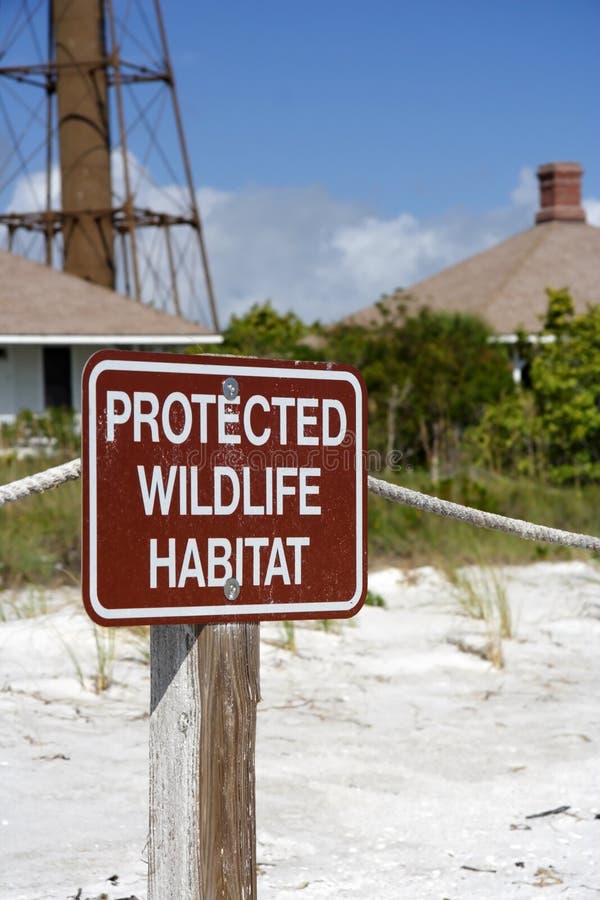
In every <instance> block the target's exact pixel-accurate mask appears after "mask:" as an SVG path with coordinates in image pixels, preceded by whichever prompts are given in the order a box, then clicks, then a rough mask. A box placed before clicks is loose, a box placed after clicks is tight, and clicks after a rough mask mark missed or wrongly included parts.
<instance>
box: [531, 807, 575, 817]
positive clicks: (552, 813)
mask: <svg viewBox="0 0 600 900" xmlns="http://www.w3.org/2000/svg"><path fill="white" fill-rule="evenodd" d="M568 809H571V807H570V806H557V807H556V809H546V810H544V812H539V813H531V815H530V816H525V818H526V819H542V818H543V817H544V816H558V815H559V814H560V813H564V812H566V811H567V810H568Z"/></svg>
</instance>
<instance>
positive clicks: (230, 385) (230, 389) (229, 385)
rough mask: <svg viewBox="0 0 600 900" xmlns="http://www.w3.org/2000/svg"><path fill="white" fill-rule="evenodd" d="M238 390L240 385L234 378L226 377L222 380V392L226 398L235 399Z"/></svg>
mask: <svg viewBox="0 0 600 900" xmlns="http://www.w3.org/2000/svg"><path fill="white" fill-rule="evenodd" d="M239 392H240V386H239V384H238V383H237V380H236V379H235V378H232V377H229V378H226V379H225V381H224V382H223V394H224V395H225V397H227V399H228V400H235V398H236V397H237V395H238V394H239Z"/></svg>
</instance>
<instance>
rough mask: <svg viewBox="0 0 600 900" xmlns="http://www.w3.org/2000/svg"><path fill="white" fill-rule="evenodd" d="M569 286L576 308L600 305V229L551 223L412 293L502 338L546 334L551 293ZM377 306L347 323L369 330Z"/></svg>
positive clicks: (447, 271)
mask: <svg viewBox="0 0 600 900" xmlns="http://www.w3.org/2000/svg"><path fill="white" fill-rule="evenodd" d="M547 287H551V288H563V287H568V288H569V289H570V291H571V294H572V296H573V299H574V301H575V307H576V309H578V310H580V311H583V310H584V309H585V308H586V305H587V304H588V303H593V304H600V228H595V227H594V226H592V225H587V224H585V223H584V222H560V221H552V222H545V223H543V224H540V225H535V226H534V227H533V228H529V229H527V231H522V232H521V233H520V234H516V235H514V237H511V238H509V239H508V240H506V241H503V242H502V243H500V244H497V245H496V246H495V247H491V248H490V249H489V250H484V251H482V252H481V253H478V254H476V255H475V256H471V257H470V258H469V259H466V260H464V261H463V262H460V263H457V264H456V265H454V266H450V267H449V268H447V269H444V270H443V271H441V272H438V273H437V274H436V275H433V276H432V277H430V278H425V279H424V280H423V281H419V282H417V283H416V284H413V285H411V286H410V287H409V288H407V291H406V293H407V294H409V295H411V296H412V297H414V298H415V300H416V303H417V305H418V306H427V307H429V308H430V309H432V310H448V311H450V312H464V313H472V314H476V315H479V316H481V317H483V318H484V319H486V320H487V322H488V323H489V324H490V325H491V326H492V328H493V329H494V331H496V333H498V334H512V333H514V332H515V331H516V330H517V329H518V328H523V329H525V330H526V331H528V332H536V331H539V330H540V322H541V319H542V318H543V315H544V313H545V311H546V307H547V301H548V298H547V296H546V293H545V288H547ZM379 317H380V313H379V312H378V310H377V308H376V307H375V306H370V307H367V308H366V309H363V310H361V311H360V312H358V313H355V314H354V315H352V316H349V317H347V318H346V319H345V320H344V321H346V322H352V323H356V324H359V325H365V326H366V325H369V324H372V323H374V322H377V321H378V320H379Z"/></svg>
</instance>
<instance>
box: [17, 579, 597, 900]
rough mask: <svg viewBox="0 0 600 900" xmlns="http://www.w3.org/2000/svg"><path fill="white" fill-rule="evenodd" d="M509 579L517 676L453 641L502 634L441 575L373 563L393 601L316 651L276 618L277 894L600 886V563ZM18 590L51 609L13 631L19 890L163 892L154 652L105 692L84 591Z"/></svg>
mask: <svg viewBox="0 0 600 900" xmlns="http://www.w3.org/2000/svg"><path fill="white" fill-rule="evenodd" d="M501 578H502V579H503V581H504V583H505V584H506V586H507V589H508V595H509V599H510V604H511V607H512V609H513V614H514V617H515V619H516V637H515V638H514V639H513V640H508V641H504V654H505V660H506V665H505V668H504V669H503V670H501V671H498V670H495V669H493V668H492V667H491V666H490V664H489V663H488V662H486V661H484V660H482V659H480V658H479V657H478V656H476V655H473V654H471V653H466V652H462V651H461V650H460V649H458V647H457V646H455V645H454V644H452V643H449V640H448V639H449V638H450V639H452V640H462V641H466V642H467V643H469V642H470V643H471V644H473V646H475V647H476V646H481V645H482V638H481V636H480V634H479V636H478V632H480V631H481V626H480V623H476V622H473V621H472V620H467V619H465V618H462V617H461V616H460V615H459V614H458V612H457V609H458V607H457V605H456V601H455V600H453V598H452V593H451V590H450V588H449V586H448V585H447V583H446V582H445V581H444V580H443V578H442V577H441V576H440V575H438V574H437V573H436V572H434V571H433V570H431V569H421V570H417V571H416V572H413V573H409V575H404V576H403V575H402V573H401V572H400V571H398V570H393V569H389V570H386V571H384V572H379V573H376V574H374V575H373V576H372V578H371V582H372V587H373V589H374V590H376V591H378V592H379V593H380V594H382V595H383V596H384V597H385V599H386V601H387V604H388V608H387V609H385V610H381V609H374V608H366V609H364V610H363V611H362V612H361V613H360V614H359V616H358V617H357V618H356V619H355V620H353V621H352V622H350V623H344V624H343V625H336V626H334V629H333V631H329V632H327V633H326V632H325V631H324V630H322V629H321V628H320V627H319V626H316V627H315V626H312V625H310V626H308V625H298V626H297V627H296V638H297V652H296V653H290V652H289V651H286V650H283V649H281V648H280V647H277V646H274V644H273V641H277V640H279V639H281V637H282V629H281V627H280V626H279V625H276V624H275V625H264V626H262V629H261V632H262V637H263V643H262V665H261V678H262V695H263V700H262V703H261V705H260V706H259V714H258V747H257V817H258V860H259V896H260V897H261V898H265V900H267V898H268V900H273V898H280V900H285V898H291V897H296V896H297V895H298V896H299V897H302V898H303V900H311V898H315V900H316V898H340V900H341V898H357V900H358V898H360V900H388V898H389V900H398V898H400V897H402V898H407V900H420V898H423V900H430V898H431V900H444V898H447V900H471V898H474V900H486V898H495V900H511V898H527V900H529V898H533V897H538V896H543V897H544V898H553V897H561V898H563V897H565V898H568V900H579V898H586V897H590V898H592V897H594V896H596V895H600V753H599V744H600V702H599V700H598V692H599V684H600V671H599V669H600V666H599V660H600V653H599V649H600V648H599V638H600V570H599V569H598V568H597V567H596V566H594V565H593V564H591V563H589V564H584V563H560V564H556V563H554V564H549V563H544V564H538V565H534V566H527V567H518V568H510V569H506V570H503V571H502V573H501ZM7 600H8V601H10V602H14V603H15V604H17V605H18V606H19V605H20V607H21V608H23V607H24V606H28V607H29V612H32V613H35V612H37V613H39V612H40V609H41V608H43V607H44V605H46V606H47V611H46V612H45V613H44V614H38V615H34V616H32V617H29V618H12V619H10V620H9V621H5V622H2V623H1V624H0V724H1V728H0V860H1V863H0V898H2V900H67V898H69V897H76V896H78V891H79V889H81V894H80V895H79V896H80V898H81V900H84V898H94V900H95V898H96V897H98V895H100V894H101V893H103V892H104V893H106V895H107V896H108V897H109V898H110V900H117V898H125V897H127V898H129V897H130V896H131V895H135V896H136V897H138V898H140V900H143V898H145V897H146V888H145V877H146V864H145V843H146V838H147V735H148V719H147V709H148V700H149V670H148V667H147V665H146V664H145V662H144V660H143V658H142V655H143V654H142V650H141V647H140V646H137V645H135V644H133V643H131V642H130V641H129V639H128V638H127V633H126V632H125V631H119V633H118V635H117V661H116V665H115V669H114V673H113V674H114V678H115V683H114V684H113V685H112V686H111V687H110V688H109V689H108V690H107V691H105V692H104V693H103V694H100V695H98V694H96V693H94V691H93V690H92V689H91V685H92V678H93V673H94V671H95V669H96V659H97V656H96V650H95V645H94V637H93V630H92V626H91V623H89V622H88V620H87V619H86V618H85V616H84V614H83V613H82V612H81V610H80V608H79V605H78V604H77V601H76V598H75V594H74V592H69V591H61V592H60V593H59V594H45V595H40V596H37V597H33V598H31V596H30V595H28V594H26V593H25V594H22V595H20V596H18V597H15V596H14V595H10V596H4V598H3V603H4V604H5V605H4V607H3V608H4V609H5V611H6V609H7V607H6V601H7ZM107 634H108V632H106V631H102V632H101V636H102V637H103V639H104V640H106V635H107ZM82 680H83V685H82V684H81V681H82ZM561 806H568V807H569V809H568V811H567V812H565V813H559V814H554V815H549V816H545V817H541V818H533V819H528V818H526V817H527V816H528V815H531V814H534V813H539V812H543V811H546V810H549V809H554V808H556V807H561ZM465 867H467V868H465ZM474 870H476V871H474ZM113 875H117V876H118V883H116V884H113V883H111V881H109V880H108V879H109V878H110V877H111V876H113ZM542 887H543V890H540V888H542ZM182 900H184V898H182Z"/></svg>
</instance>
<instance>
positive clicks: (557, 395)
mask: <svg viewBox="0 0 600 900" xmlns="http://www.w3.org/2000/svg"><path fill="white" fill-rule="evenodd" d="M548 299H549V303H548V312H547V314H546V320H545V331H544V336H545V337H546V338H548V339H549V340H548V342H546V343H543V344H542V345H541V347H540V349H539V351H538V353H537V354H536V356H535V358H534V360H533V363H532V367H531V384H532V390H533V393H534V397H535V402H536V407H537V412H538V416H539V420H540V421H539V424H540V430H541V433H542V435H543V438H544V442H545V445H546V454H547V464H548V467H549V470H550V473H551V476H552V478H553V480H554V481H557V482H559V483H565V482H586V481H597V480H598V479H599V478H600V307H598V306H590V307H588V309H587V311H586V312H585V313H581V314H579V315H576V314H575V312H574V307H573V301H572V299H571V296H570V294H569V292H568V290H566V289H562V290H559V291H553V290H548Z"/></svg>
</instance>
